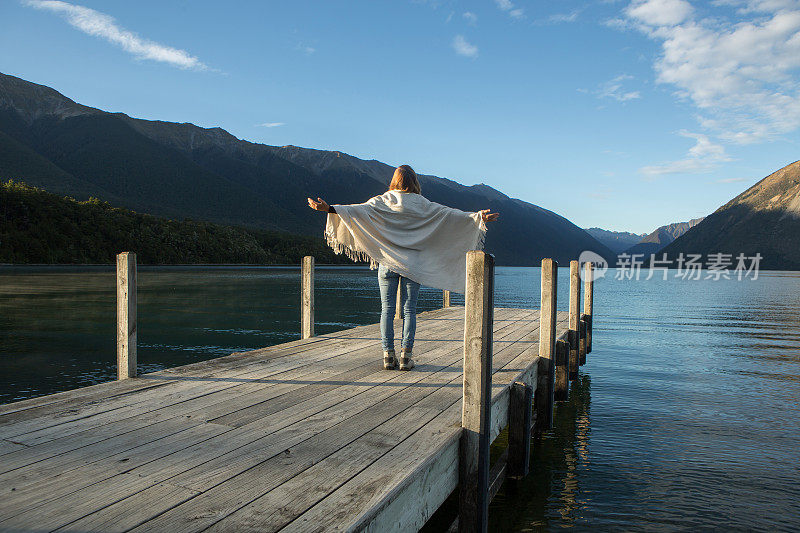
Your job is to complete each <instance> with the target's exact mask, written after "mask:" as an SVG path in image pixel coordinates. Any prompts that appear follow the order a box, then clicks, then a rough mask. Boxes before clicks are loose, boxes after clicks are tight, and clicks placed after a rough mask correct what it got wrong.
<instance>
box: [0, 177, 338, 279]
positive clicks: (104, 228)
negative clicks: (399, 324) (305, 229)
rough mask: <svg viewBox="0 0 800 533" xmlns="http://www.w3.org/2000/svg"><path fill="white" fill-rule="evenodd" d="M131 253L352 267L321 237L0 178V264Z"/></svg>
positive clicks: (110, 258) (177, 259)
mask: <svg viewBox="0 0 800 533" xmlns="http://www.w3.org/2000/svg"><path fill="white" fill-rule="evenodd" d="M122 251H131V252H136V255H137V260H138V261H139V263H141V264H151V265H160V264H161V265H163V264H209V263H212V264H220V263H223V264H256V265H275V264H297V263H299V262H300V259H301V258H302V257H303V256H305V255H313V256H314V257H315V258H316V261H317V262H318V263H331V264H352V262H351V261H349V260H348V259H347V258H345V257H344V256H341V255H336V254H335V253H333V251H332V250H331V249H330V248H328V247H327V246H326V244H325V241H324V240H323V239H321V238H315V237H308V236H302V235H294V234H290V233H284V232H279V231H269V230H262V229H251V228H244V227H239V226H227V225H221V224H214V223H211V222H203V221H196V220H180V221H178V220H169V219H165V218H159V217H155V216H152V215H147V214H142V213H136V212H134V211H131V210H129V209H124V208H121V207H114V206H112V205H111V204H109V203H108V202H104V201H101V200H99V199H97V198H89V199H88V200H85V201H79V200H76V199H74V198H71V197H62V196H59V195H56V194H53V193H49V192H47V191H45V190H42V189H39V188H36V187H31V186H29V185H26V184H25V183H23V182H21V181H14V180H9V181H6V182H0V263H12V264H98V263H113V262H114V261H115V256H116V254H117V253H119V252H122Z"/></svg>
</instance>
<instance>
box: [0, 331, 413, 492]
mask: <svg viewBox="0 0 800 533" xmlns="http://www.w3.org/2000/svg"><path fill="white" fill-rule="evenodd" d="M423 345H424V342H423ZM380 375H381V374H380V373H378V374H376V375H375V376H380ZM387 375H391V373H387ZM334 377H342V378H344V377H350V378H352V377H353V376H352V375H350V376H345V375H337V376H334ZM373 377H374V376H373ZM384 379H385V378H384ZM298 386H299V385H298ZM275 388H276V387H275V386H273V387H272V389H271V390H270V391H269V392H270V393H272V392H274V389H275ZM284 396H285V395H284ZM322 408H324V406H323V407H320V409H322ZM286 419H287V417H283V420H282V421H284V422H285V420H286ZM263 433H264V431H261V430H260V431H259V432H258V435H257V437H253V439H255V438H258V437H261V436H263ZM128 444H129V445H130V443H128ZM80 451H81V452H83V453H78V454H72V455H75V456H76V457H74V458H72V460H73V463H74V462H75V461H76V460H77V461H80V460H81V459H82V458H83V457H85V455H86V452H84V451H83V450H80ZM102 451H103V450H102V448H101V449H100V450H98V447H97V446H94V447H92V448H91V449H90V451H89V452H88V453H90V454H91V455H92V456H93V457H94V456H96V455H99V456H100V457H102V456H103V453H98V452H102ZM65 455H69V454H65ZM106 455H107V451H106ZM53 459H59V458H53ZM60 459H61V461H60V462H55V463H54V462H53V461H52V460H45V461H42V462H41V463H38V464H37V465H35V466H36V468H37V469H39V470H44V471H49V470H52V469H58V470H63V469H64V468H65V467H66V466H67V465H68V464H69V463H68V462H67V463H65V461H64V457H63V456H62V457H61V458H60ZM28 471H30V469H26V473H27V472H28ZM2 478H3V476H0V480H2V481H6V482H10V483H18V482H19V479H13V478H12V479H5V480H3V479H2Z"/></svg>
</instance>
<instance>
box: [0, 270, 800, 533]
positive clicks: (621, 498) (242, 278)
mask: <svg viewBox="0 0 800 533" xmlns="http://www.w3.org/2000/svg"><path fill="white" fill-rule="evenodd" d="M559 277H560V287H559V294H558V300H559V302H558V304H559V305H558V307H559V308H560V309H562V310H566V308H567V292H566V289H567V287H566V285H567V282H568V272H567V271H566V270H565V269H561V270H560V271H559ZM643 277H646V276H643ZM299 285H300V284H299V274H298V270H297V269H296V268H292V269H288V268H287V269H276V268H269V269H266V268H179V267H175V268H157V269H147V268H143V267H140V270H139V293H138V295H139V361H140V369H141V370H142V371H145V372H146V371H152V370H156V369H161V368H168V367H172V366H176V365H181V364H186V363H190V362H194V361H198V360H202V359H208V358H212V357H217V356H220V355H225V354H228V353H230V352H232V351H241V350H246V349H250V348H257V347H262V346H265V345H269V344H276V343H280V342H285V341H288V340H292V339H295V338H298V333H297V332H298V329H299V311H298V300H299ZM114 290H115V289H114V274H113V272H112V271H111V270H110V269H100V268H98V269H94V270H92V269H87V268H81V269H75V268H66V267H47V268H38V269H37V268H11V267H3V268H0V403H4V402H9V401H14V400H18V399H24V398H28V397H32V396H37V395H41V394H47V393H51V392H56V391H60V390H66V389H71V388H75V387H80V386H84V385H90V384H93V383H98V382H102V381H107V380H110V379H113V378H114V377H115V373H116V369H115V325H114V321H115V303H114V298H115V293H114ZM538 295H539V270H538V269H534V268H498V269H497V277H496V297H495V303H496V305H498V306H508V307H538ZM440 305H441V292H440V291H434V290H429V289H424V288H423V290H422V292H421V294H420V304H419V308H420V309H421V310H425V309H433V308H436V307H439V306H440ZM316 306H317V325H316V328H317V331H318V332H320V333H324V332H331V331H335V330H338V329H342V328H347V327H352V326H355V325H360V324H368V323H373V322H376V321H377V320H378V314H379V306H380V303H379V299H378V290H377V280H376V277H375V273H374V272H370V271H368V270H366V269H355V268H318V270H317V274H316ZM594 324H595V326H594V337H593V351H592V353H591V354H589V355H588V357H587V364H586V365H585V366H584V367H581V373H580V378H579V380H578V381H577V382H575V383H574V384H573V385H572V390H571V393H570V401H569V402H567V403H563V404H559V405H558V407H557V409H556V427H555V429H554V430H553V431H552V432H550V433H548V434H547V435H545V436H544V437H543V438H542V439H541V441H539V442H538V443H536V444H535V446H534V464H533V471H532V474H531V476H529V477H528V478H527V480H526V481H525V482H524V483H523V484H522V485H521V486H519V487H518V488H517V490H516V491H515V492H514V494H511V493H510V491H509V493H506V491H501V493H500V494H499V495H498V497H497V499H496V500H495V501H494V502H493V503H492V510H491V513H490V516H491V520H492V524H491V528H492V529H493V530H496V531H505V530H517V531H533V530H541V529H545V530H549V529H553V530H555V529H561V528H564V527H570V528H574V529H578V530H589V529H601V530H625V531H632V530H633V531H636V530H669V531H672V530H698V529H699V530H712V529H714V530H760V531H774V530H800V463H799V462H798V459H800V273H794V272H761V273H760V274H759V277H758V279H757V280H752V279H747V280H743V281H737V280H720V281H714V280H685V279H675V278H673V277H670V278H669V279H667V280H662V279H661V278H660V274H658V275H657V276H655V277H654V278H653V279H650V280H644V279H641V280H638V281H636V280H619V279H615V273H614V271H613V270H611V271H609V272H608V273H607V275H606V277H605V278H603V279H599V280H598V281H597V283H596V288H595V319H594Z"/></svg>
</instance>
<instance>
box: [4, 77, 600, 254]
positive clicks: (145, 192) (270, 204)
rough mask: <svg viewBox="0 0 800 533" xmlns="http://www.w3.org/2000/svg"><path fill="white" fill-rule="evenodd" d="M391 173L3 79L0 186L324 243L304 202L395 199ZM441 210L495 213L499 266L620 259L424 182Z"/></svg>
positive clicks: (525, 214)
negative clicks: (585, 257)
mask: <svg viewBox="0 0 800 533" xmlns="http://www.w3.org/2000/svg"><path fill="white" fill-rule="evenodd" d="M393 170H394V167H393V166H390V165H386V164H384V163H381V162H379V161H375V160H368V161H367V160H362V159H358V158H356V157H353V156H350V155H347V154H344V153H342V152H336V151H324V150H314V149H308V148H300V147H296V146H282V147H278V146H268V145H263V144H256V143H251V142H248V141H244V140H240V139H237V138H236V137H234V136H233V135H231V134H230V133H228V132H227V131H225V130H224V129H221V128H201V127H199V126H195V125H193V124H188V123H182V124H179V123H172V122H162V121H151V120H142V119H135V118H131V117H129V116H127V115H125V114H123V113H108V112H105V111H102V110H99V109H94V108H91V107H87V106H84V105H81V104H78V103H75V102H73V101H72V100H70V99H69V98H67V97H65V96H63V95H61V94H60V93H58V92H57V91H55V90H54V89H51V88H49V87H45V86H42V85H37V84H34V83H31V82H27V81H25V80H22V79H20V78H16V77H14V76H8V75H4V74H0V178H3V179H20V180H23V181H25V182H26V183H28V184H30V185H34V186H38V187H41V188H43V189H45V190H48V191H51V192H55V193H58V194H64V195H70V196H74V197H76V198H79V199H85V198H88V197H89V196H95V197H98V198H100V199H102V200H105V201H109V202H111V203H112V204H114V205H118V206H121V207H125V208H128V209H133V210H136V211H138V212H144V213H149V214H153V215H156V216H162V217H170V218H176V219H183V218H191V219H195V220H208V221H212V222H216V223H221V224H229V225H240V226H246V227H252V228H262V229H275V230H284V231H290V232H294V233H300V234H307V235H316V236H320V235H321V234H322V230H323V227H324V216H322V215H321V214H319V213H314V212H311V211H310V210H309V209H308V207H307V205H306V201H305V198H306V197H307V196H321V197H323V198H325V199H326V200H328V201H329V202H330V203H357V202H362V201H365V200H367V199H368V198H370V197H372V196H374V195H376V194H381V193H383V192H384V191H385V190H386V187H387V184H388V181H389V179H390V178H391V173H392V171H393ZM420 182H421V185H422V188H423V194H424V195H425V196H426V197H427V198H429V199H431V200H432V201H435V202H439V203H443V204H446V205H450V206H453V207H457V208H460V209H464V210H468V211H476V210H478V209H482V208H492V209H493V210H496V211H500V213H501V219H500V221H499V222H497V223H495V224H493V225H492V226H491V229H490V231H489V234H488V236H487V241H486V249H487V251H489V252H492V253H494V254H495V256H496V258H497V262H498V264H504V265H537V264H539V262H540V260H541V259H542V258H543V257H553V258H555V259H556V260H557V261H559V262H560V263H562V264H566V263H567V262H568V261H569V260H571V259H576V258H577V257H578V256H579V254H580V253H581V252H582V251H584V250H592V251H594V252H596V253H598V254H600V255H602V256H604V257H609V258H610V257H612V256H613V252H612V251H611V250H609V249H608V247H606V246H604V245H603V244H601V243H600V242H598V241H597V240H596V239H594V238H593V237H592V236H590V235H589V234H588V233H586V232H585V231H583V230H582V229H580V228H578V227H577V226H575V225H574V224H572V223H571V222H570V221H569V220H567V219H565V218H564V217H561V216H559V215H557V214H555V213H553V212H551V211H548V210H546V209H543V208H541V207H539V206H536V205H533V204H530V203H528V202H524V201H521V200H518V199H514V198H509V197H508V196H506V195H505V194H503V193H501V192H499V191H496V190H495V189H492V188H491V187H489V186H487V185H483V184H479V185H473V186H464V185H461V184H459V183H457V182H455V181H452V180H449V179H444V178H439V177H436V176H426V175H420Z"/></svg>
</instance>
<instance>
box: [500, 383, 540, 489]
mask: <svg viewBox="0 0 800 533" xmlns="http://www.w3.org/2000/svg"><path fill="white" fill-rule="evenodd" d="M508 402H509V403H508V477H510V478H514V479H522V478H524V477H525V476H527V475H528V472H529V471H530V456H531V418H532V416H531V415H532V411H533V409H532V403H533V387H531V386H530V385H526V384H525V383H522V382H519V381H515V382H514V383H513V384H512V385H511V396H510V398H509V400H508ZM537 417H538V415H537ZM536 423H537V424H538V423H539V421H538V419H537V421H536Z"/></svg>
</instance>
